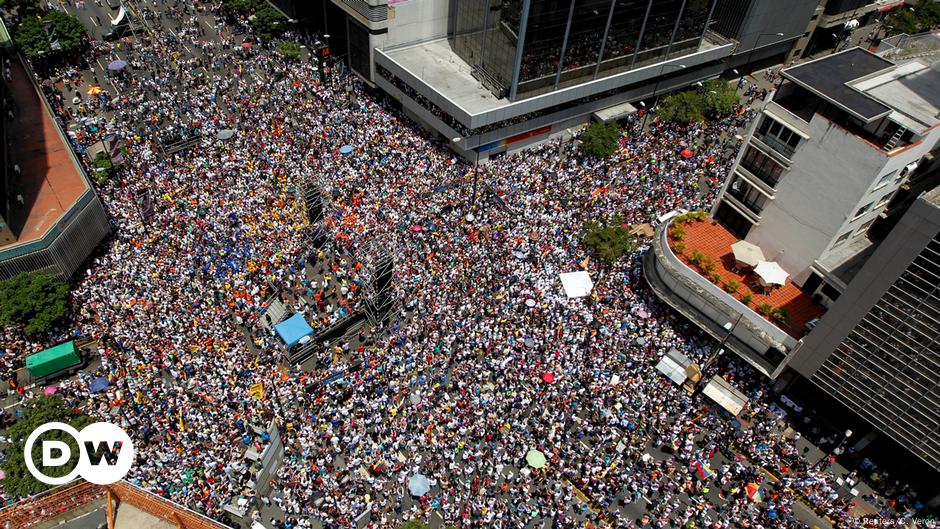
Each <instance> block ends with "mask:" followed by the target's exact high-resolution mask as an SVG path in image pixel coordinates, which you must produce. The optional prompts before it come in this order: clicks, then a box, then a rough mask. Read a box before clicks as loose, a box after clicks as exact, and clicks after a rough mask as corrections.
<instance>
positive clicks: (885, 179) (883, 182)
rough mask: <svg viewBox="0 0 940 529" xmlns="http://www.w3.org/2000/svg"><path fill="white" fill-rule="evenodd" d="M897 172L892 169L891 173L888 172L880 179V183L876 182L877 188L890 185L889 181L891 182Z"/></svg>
mask: <svg viewBox="0 0 940 529" xmlns="http://www.w3.org/2000/svg"><path fill="white" fill-rule="evenodd" d="M896 174H898V171H897V170H894V171H891V172H890V173H886V174H885V175H884V176H882V177H881V178H880V179H878V183H877V184H875V189H879V188H882V187H884V186H886V185H888V182H890V181H891V180H892V179H893V178H894V176H895V175H896Z"/></svg>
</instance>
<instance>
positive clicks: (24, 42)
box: [13, 17, 52, 60]
mask: <svg viewBox="0 0 940 529" xmlns="http://www.w3.org/2000/svg"><path fill="white" fill-rule="evenodd" d="M13 41H14V42H15V43H16V45H17V47H19V49H20V51H22V52H23V53H24V54H25V55H26V56H27V57H29V58H30V59H33V60H35V59H37V58H39V57H42V56H44V55H47V54H51V53H52V48H51V47H50V46H49V35H47V34H46V28H44V27H43V25H42V19H41V18H39V17H26V18H25V19H23V21H22V22H20V24H19V25H18V26H17V27H16V31H15V32H14V33H13Z"/></svg>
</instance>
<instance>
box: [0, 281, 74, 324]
mask: <svg viewBox="0 0 940 529" xmlns="http://www.w3.org/2000/svg"><path fill="white" fill-rule="evenodd" d="M68 294H69V287H68V285H66V284H65V283H63V282H62V281H60V280H59V279H56V278H54V277H52V276H49V275H46V274H43V273H40V272H24V273H21V274H18V275H16V276H13V277H12V278H11V279H7V280H6V281H0V325H17V324H22V325H25V329H24V332H26V334H34V333H37V332H43V331H46V330H49V329H50V328H52V326H53V325H54V324H55V323H56V322H57V321H58V320H60V319H61V318H62V317H63V316H65V314H66V312H67V311H68Z"/></svg>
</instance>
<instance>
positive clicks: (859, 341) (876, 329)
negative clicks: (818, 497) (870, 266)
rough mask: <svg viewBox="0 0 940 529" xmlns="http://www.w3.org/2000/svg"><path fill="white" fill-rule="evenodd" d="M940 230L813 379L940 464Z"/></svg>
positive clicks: (873, 421) (911, 447) (909, 446)
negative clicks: (938, 234)
mask: <svg viewBox="0 0 940 529" xmlns="http://www.w3.org/2000/svg"><path fill="white" fill-rule="evenodd" d="M937 373H940V237H938V236H934V237H933V239H932V240H931V241H930V243H929V244H928V245H927V246H926V248H924V249H923V251H922V252H921V253H920V254H919V255H918V256H917V257H916V258H915V259H914V260H913V262H911V264H910V265H909V266H908V267H907V268H906V269H905V270H904V272H903V273H902V274H901V277H899V278H898V279H897V280H896V281H895V282H894V283H893V284H892V285H891V286H890V288H888V290H887V292H886V293H885V294H884V295H883V296H882V297H881V298H880V299H879V300H878V302H877V303H876V304H875V306H874V307H873V308H872V309H871V310H870V311H869V312H868V314H866V315H865V316H864V317H863V318H862V319H861V321H860V322H859V323H858V324H857V325H856V326H855V328H854V329H853V330H852V331H851V332H850V333H849V335H848V336H847V337H846V338H845V339H844V340H843V341H842V342H841V343H840V344H839V345H838V347H837V348H836V350H835V351H834V352H833V353H832V355H831V356H829V358H827V359H826V361H825V362H824V363H823V365H822V366H821V367H820V369H819V370H818V371H817V372H816V374H815V375H814V376H813V381H814V382H815V383H816V384H817V385H818V386H819V387H820V388H822V389H823V390H825V391H826V392H827V393H829V394H830V395H832V396H834V397H836V398H837V399H838V400H840V401H842V402H843V403H845V404H846V405H848V406H849V407H850V408H851V409H853V410H855V411H856V412H857V413H859V415H861V416H862V417H864V418H865V419H866V420H868V421H869V422H870V423H872V425H874V426H875V427H876V428H878V429H879V430H881V431H882V432H884V433H886V434H888V435H889V436H891V437H892V438H894V439H895V440H897V441H898V442H900V443H901V444H902V445H904V446H907V447H908V448H909V449H910V450H911V451H912V452H913V453H914V454H916V455H918V456H920V457H921V458H922V459H924V460H925V461H927V462H928V463H930V464H931V465H932V466H933V467H934V468H940V383H938V378H937Z"/></svg>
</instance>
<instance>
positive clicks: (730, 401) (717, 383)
mask: <svg viewBox="0 0 940 529" xmlns="http://www.w3.org/2000/svg"><path fill="white" fill-rule="evenodd" d="M702 393H703V394H704V395H705V396H706V397H708V398H710V399H712V400H713V401H715V403H716V404H718V405H719V406H721V407H722V408H724V409H726V410H728V412H729V413H731V415H734V416H737V415H738V414H739V413H741V410H743V409H744V406H745V405H746V404H747V397H745V396H744V394H743V393H741V392H740V391H738V390H737V389H736V388H735V387H734V386H732V385H731V384H729V383H728V381H727V380H725V379H723V378H721V377H719V376H717V375H716V376H714V377H712V379H711V380H709V381H708V384H706V385H705V389H703V390H702Z"/></svg>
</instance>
